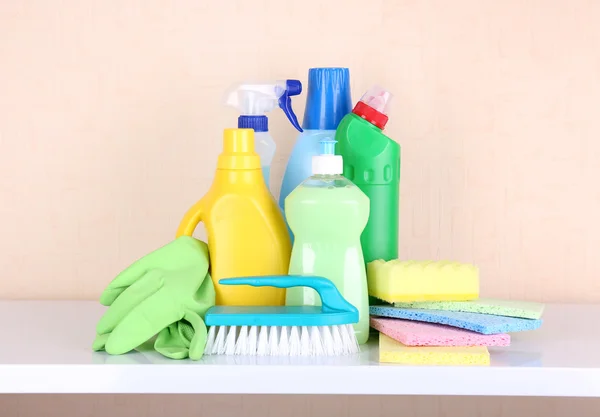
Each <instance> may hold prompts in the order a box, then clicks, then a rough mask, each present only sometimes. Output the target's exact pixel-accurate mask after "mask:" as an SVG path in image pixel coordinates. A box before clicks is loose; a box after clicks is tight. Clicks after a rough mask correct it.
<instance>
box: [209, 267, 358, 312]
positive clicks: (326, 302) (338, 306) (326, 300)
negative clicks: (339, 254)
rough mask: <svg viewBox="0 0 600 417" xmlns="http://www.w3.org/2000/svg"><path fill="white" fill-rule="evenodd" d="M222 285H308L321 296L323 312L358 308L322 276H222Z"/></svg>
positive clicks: (348, 310) (350, 310) (220, 281)
mask: <svg viewBox="0 0 600 417" xmlns="http://www.w3.org/2000/svg"><path fill="white" fill-rule="evenodd" d="M219 284H222V285H251V286H252V287H277V288H292V287H309V288H312V289H313V290H315V291H316V292H317V293H318V294H319V297H321V305H322V310H323V313H332V312H336V311H344V312H346V311H347V312H356V313H358V309H357V308H356V307H354V306H353V305H352V304H350V303H349V302H348V301H346V299H345V298H344V297H343V296H342V294H340V292H339V291H338V289H337V288H336V287H335V285H334V284H333V282H331V281H330V280H328V279H327V278H324V277H315V276H305V275H266V276H258V277H243V278H224V279H221V280H219Z"/></svg>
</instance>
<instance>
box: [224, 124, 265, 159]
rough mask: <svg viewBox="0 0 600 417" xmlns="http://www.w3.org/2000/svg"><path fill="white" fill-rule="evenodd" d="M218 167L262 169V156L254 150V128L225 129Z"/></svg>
mask: <svg viewBox="0 0 600 417" xmlns="http://www.w3.org/2000/svg"><path fill="white" fill-rule="evenodd" d="M217 169H260V157H259V156H258V154H257V153H256V152H254V130H253V129H225V131H224V132H223V152H222V153H221V155H219V160H218V162H217Z"/></svg>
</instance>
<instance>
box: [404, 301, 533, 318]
mask: <svg viewBox="0 0 600 417" xmlns="http://www.w3.org/2000/svg"><path fill="white" fill-rule="evenodd" d="M394 306H396V307H400V308H420V309H428V310H444V311H461V312H466V313H480V314H493V315H496V316H507V317H520V318H524V319H536V320H537V319H539V318H540V317H542V313H543V311H544V304H541V303H535V302H530V301H512V300H497V299H494V298H480V299H478V300H472V301H422V302H414V303H394Z"/></svg>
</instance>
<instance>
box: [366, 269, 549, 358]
mask: <svg viewBox="0 0 600 417" xmlns="http://www.w3.org/2000/svg"><path fill="white" fill-rule="evenodd" d="M367 280H368V285H369V295H371V296H372V297H375V298H377V299H379V300H381V301H382V302H384V303H381V305H374V306H371V307H370V314H371V319H370V320H371V327H373V328H374V329H376V330H378V331H379V361H380V362H387V363H403V364H428V365H489V364H490V354H489V351H488V349H487V348H488V347H490V346H509V345H510V335H509V333H512V332H521V331H527V330H535V329H537V328H538V327H540V326H541V324H542V321H541V316H542V313H543V310H544V305H543V304H540V303H534V302H521V301H508V300H497V299H489V298H487V299H486V298H479V269H478V268H477V267H476V266H474V265H471V264H465V263H459V262H451V261H400V260H392V261H387V262H386V261H383V260H377V261H373V262H370V263H369V264H368V265H367Z"/></svg>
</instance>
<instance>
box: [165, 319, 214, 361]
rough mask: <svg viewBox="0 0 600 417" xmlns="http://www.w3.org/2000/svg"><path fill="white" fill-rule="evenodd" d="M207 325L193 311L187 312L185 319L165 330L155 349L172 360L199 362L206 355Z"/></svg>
mask: <svg viewBox="0 0 600 417" xmlns="http://www.w3.org/2000/svg"><path fill="white" fill-rule="evenodd" d="M207 333H208V332H207V330H206V325H205V324H204V321H203V320H202V318H201V317H200V316H199V315H198V314H196V313H195V312H193V311H187V312H186V314H185V316H184V319H183V320H180V321H178V322H177V323H173V324H171V325H170V326H169V327H167V328H166V329H163V330H162V331H161V332H160V333H159V334H158V337H157V338H156V341H155V343H154V349H155V350H156V351H157V352H159V353H161V354H162V355H164V356H166V357H168V358H171V359H185V358H188V357H189V358H190V359H192V360H199V359H201V358H202V355H203V354H204V347H205V346H206V339H207Z"/></svg>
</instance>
